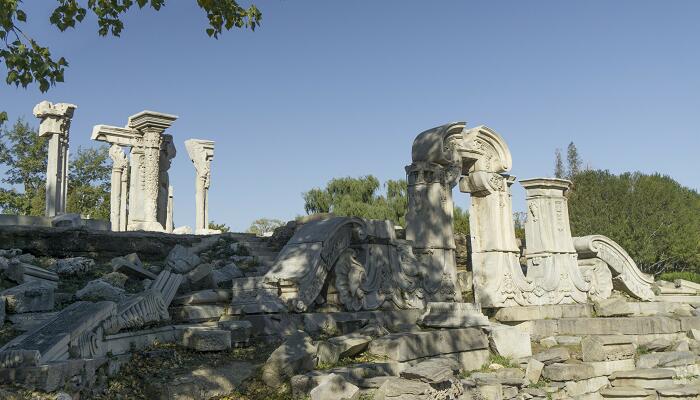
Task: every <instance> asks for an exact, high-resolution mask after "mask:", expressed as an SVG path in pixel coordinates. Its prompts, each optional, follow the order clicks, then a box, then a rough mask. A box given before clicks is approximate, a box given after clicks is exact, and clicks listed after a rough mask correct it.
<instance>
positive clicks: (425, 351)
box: [368, 328, 488, 361]
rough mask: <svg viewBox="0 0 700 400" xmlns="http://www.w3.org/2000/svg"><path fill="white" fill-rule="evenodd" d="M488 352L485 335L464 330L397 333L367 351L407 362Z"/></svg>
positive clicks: (373, 342)
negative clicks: (464, 353) (447, 355)
mask: <svg viewBox="0 0 700 400" xmlns="http://www.w3.org/2000/svg"><path fill="white" fill-rule="evenodd" d="M487 348H488V341H487V338H486V335H485V334H484V333H482V332H481V331H480V330H479V329H475V328H461V329H444V330H437V331H423V332H402V333H394V334H390V335H386V336H383V337H381V338H378V339H375V340H373V341H372V343H370V346H369V350H368V351H369V352H370V353H372V354H375V355H378V356H384V357H387V358H389V359H392V360H395V361H408V360H415V359H417V358H423V357H432V356H437V355H441V354H449V353H459V352H465V351H470V350H479V349H487Z"/></svg>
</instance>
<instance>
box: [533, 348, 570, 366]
mask: <svg viewBox="0 0 700 400" xmlns="http://www.w3.org/2000/svg"><path fill="white" fill-rule="evenodd" d="M532 358H533V359H535V360H537V361H541V362H543V363H544V364H545V365H549V364H555V363H563V362H565V361H566V360H568V359H569V358H571V355H570V354H569V350H568V349H567V348H566V347H553V348H551V349H547V350H545V351H540V352H539V353H536V354H534V355H533V356H532Z"/></svg>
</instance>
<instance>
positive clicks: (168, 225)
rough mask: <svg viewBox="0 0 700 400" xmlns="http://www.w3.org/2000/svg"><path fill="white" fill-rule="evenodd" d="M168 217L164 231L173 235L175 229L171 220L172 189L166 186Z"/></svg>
mask: <svg viewBox="0 0 700 400" xmlns="http://www.w3.org/2000/svg"><path fill="white" fill-rule="evenodd" d="M167 214H168V216H167V219H166V220H165V231H166V232H168V233H173V230H174V229H175V221H174V220H173V214H174V212H173V187H172V186H168V213H167Z"/></svg>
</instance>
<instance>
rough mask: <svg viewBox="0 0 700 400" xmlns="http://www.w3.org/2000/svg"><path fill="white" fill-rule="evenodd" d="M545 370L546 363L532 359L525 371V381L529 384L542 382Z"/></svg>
mask: <svg viewBox="0 0 700 400" xmlns="http://www.w3.org/2000/svg"><path fill="white" fill-rule="evenodd" d="M543 369H544V363H541V362H539V361H537V360H536V359H534V358H531V359H530V361H528V363H527V368H526V369H525V379H526V380H527V382H528V383H529V384H535V383H537V382H539V381H540V377H541V376H542V370H543Z"/></svg>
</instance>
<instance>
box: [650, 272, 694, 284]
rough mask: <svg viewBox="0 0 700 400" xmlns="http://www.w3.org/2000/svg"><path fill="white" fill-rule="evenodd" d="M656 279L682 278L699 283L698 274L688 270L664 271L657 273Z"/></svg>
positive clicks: (672, 279) (670, 280) (673, 279)
mask: <svg viewBox="0 0 700 400" xmlns="http://www.w3.org/2000/svg"><path fill="white" fill-rule="evenodd" d="M657 279H661V280H664V281H669V282H673V281H675V280H676V279H684V280H686V281H691V282H695V283H700V274H699V273H697V272H690V271H682V272H681V271H676V272H664V273H663V274H661V275H659V276H658V277H657Z"/></svg>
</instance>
